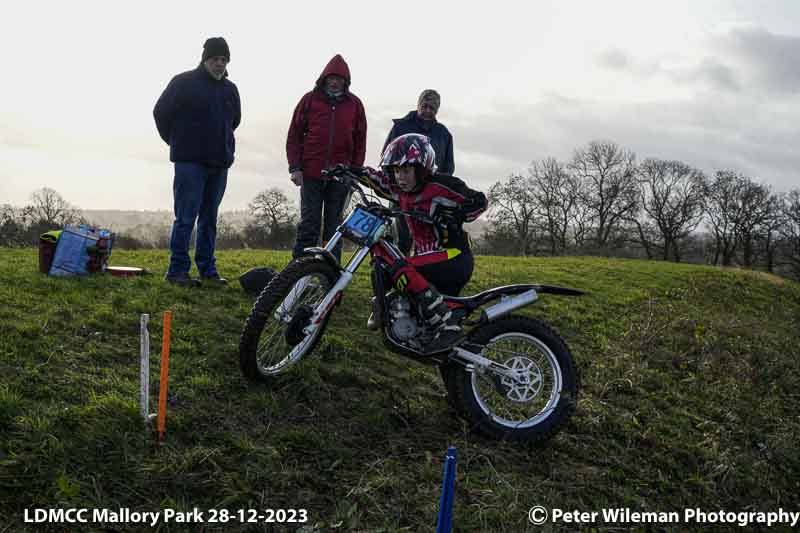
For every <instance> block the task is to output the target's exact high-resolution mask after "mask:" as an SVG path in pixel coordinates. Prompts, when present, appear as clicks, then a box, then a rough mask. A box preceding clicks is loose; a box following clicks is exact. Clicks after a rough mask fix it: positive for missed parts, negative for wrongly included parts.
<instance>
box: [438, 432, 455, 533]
mask: <svg viewBox="0 0 800 533" xmlns="http://www.w3.org/2000/svg"><path fill="white" fill-rule="evenodd" d="M455 490H456V448H455V446H450V447H449V448H447V458H446V459H445V463H444V479H443V480H442V497H441V498H440V499H439V516H438V517H437V519H436V522H437V525H436V533H450V532H451V531H453V497H454V496H455Z"/></svg>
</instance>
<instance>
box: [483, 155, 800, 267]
mask: <svg viewBox="0 0 800 533" xmlns="http://www.w3.org/2000/svg"><path fill="white" fill-rule="evenodd" d="M489 205H490V207H491V211H490V214H489V217H488V219H489V224H488V226H487V227H486V229H485V231H484V238H483V239H482V241H481V245H480V250H479V251H480V252H482V253H485V254H497V255H522V256H528V255H565V254H569V255H598V254H600V255H618V256H626V257H643V258H648V259H661V260H667V261H676V262H680V261H691V262H704V263H709V264H713V265H721V266H742V267H745V268H763V269H765V270H767V271H770V272H776V271H777V272H779V273H782V274H786V275H791V276H793V277H800V189H795V190H792V191H789V192H775V191H773V190H772V188H771V187H770V186H769V185H766V184H764V183H759V182H757V181H755V180H754V179H752V178H750V177H748V176H745V175H743V174H741V173H738V172H736V171H733V170H717V171H715V172H714V173H713V175H710V176H709V175H706V174H705V173H703V172H702V171H700V170H699V169H697V168H694V167H692V166H691V165H689V164H687V163H684V162H682V161H675V160H662V159H655V158H648V159H645V160H643V161H641V162H637V160H636V156H635V154H634V153H633V152H632V151H630V150H627V149H625V148H623V147H621V146H620V145H618V144H617V143H615V142H612V141H593V142H590V143H588V144H587V145H586V146H583V147H581V148H578V149H576V150H575V151H574V153H573V156H572V158H571V159H570V160H568V161H559V160H557V159H555V158H545V159H542V160H538V161H534V162H532V163H531V165H530V167H529V169H528V172H527V174H526V175H522V174H512V175H511V176H509V177H508V178H507V179H506V180H505V181H501V182H497V183H495V184H494V185H493V186H492V188H491V189H490V191H489Z"/></svg>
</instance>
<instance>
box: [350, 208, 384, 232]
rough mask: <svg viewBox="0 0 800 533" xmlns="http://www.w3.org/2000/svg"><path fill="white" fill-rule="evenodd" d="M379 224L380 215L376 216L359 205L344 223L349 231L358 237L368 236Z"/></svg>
mask: <svg viewBox="0 0 800 533" xmlns="http://www.w3.org/2000/svg"><path fill="white" fill-rule="evenodd" d="M380 225H381V219H380V217H376V216H375V215H373V214H372V213H369V212H367V211H364V210H363V209H361V208H360V207H356V208H355V210H353V212H352V213H350V216H349V217H347V220H346V221H345V223H344V226H345V227H346V228H347V229H348V230H349V231H350V233H352V234H353V235H355V236H356V237H358V238H360V239H367V238H370V237H371V236H372V234H373V233H374V232H375V230H377V229H378V228H379V227H380Z"/></svg>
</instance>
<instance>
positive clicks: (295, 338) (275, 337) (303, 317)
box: [239, 257, 339, 381]
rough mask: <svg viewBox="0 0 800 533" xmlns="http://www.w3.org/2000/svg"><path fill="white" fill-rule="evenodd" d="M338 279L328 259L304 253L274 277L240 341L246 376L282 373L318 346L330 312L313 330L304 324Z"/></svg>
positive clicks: (240, 357) (337, 274)
mask: <svg viewBox="0 0 800 533" xmlns="http://www.w3.org/2000/svg"><path fill="white" fill-rule="evenodd" d="M338 277H339V273H338V271H337V270H336V269H335V268H333V267H332V266H331V265H330V264H328V263H327V262H325V260H323V259H319V258H316V257H304V258H300V259H296V260H294V261H293V262H291V263H290V264H289V265H288V266H287V267H286V268H285V269H284V270H283V271H282V272H281V273H280V274H278V275H276V276H275V277H274V278H272V280H271V281H270V282H269V284H268V285H267V286H266V288H265V289H264V290H263V291H262V293H261V295H260V296H259V297H258V299H257V300H256V303H255V304H253V308H252V310H251V311H250V316H249V317H248V318H247V321H246V322H245V325H244V329H243V330H242V336H241V339H240V341H239V365H240V367H241V369H242V372H243V373H244V375H245V376H246V377H247V378H248V379H251V380H258V381H263V380H266V379H269V378H271V377H274V376H276V375H278V374H280V373H283V372H285V371H286V370H287V369H288V368H289V367H291V366H292V365H293V364H295V363H296V362H297V361H299V360H300V359H301V358H302V357H303V356H305V355H306V354H308V353H310V352H311V351H312V350H313V349H314V347H315V346H316V345H317V343H318V342H319V339H320V338H321V337H322V333H323V332H324V331H325V327H326V326H327V324H328V319H329V318H330V315H331V313H330V312H329V313H328V314H327V316H326V317H325V318H324V320H323V322H322V324H320V326H319V327H318V328H317V329H316V331H314V332H313V333H312V334H310V335H306V334H305V332H304V328H305V327H306V326H308V325H309V323H310V321H311V316H312V315H313V312H314V308H315V307H316V306H317V304H319V303H320V302H321V301H322V299H323V298H325V295H326V294H327V293H328V291H329V290H330V289H331V287H333V285H334V283H336V280H337V279H338Z"/></svg>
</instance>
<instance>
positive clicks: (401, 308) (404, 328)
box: [389, 295, 419, 341]
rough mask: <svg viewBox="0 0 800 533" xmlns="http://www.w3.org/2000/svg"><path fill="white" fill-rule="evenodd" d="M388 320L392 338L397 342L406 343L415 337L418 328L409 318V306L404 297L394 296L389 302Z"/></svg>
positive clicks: (413, 319)
mask: <svg viewBox="0 0 800 533" xmlns="http://www.w3.org/2000/svg"><path fill="white" fill-rule="evenodd" d="M389 319H390V323H391V328H392V336H393V337H394V338H395V339H397V340H398V341H407V340H410V339H413V338H414V337H416V336H417V333H418V332H419V326H417V321H416V319H415V318H414V317H412V316H411V304H410V303H409V301H408V298H406V297H405V296H400V295H395V296H394V298H392V300H391V301H390V302H389Z"/></svg>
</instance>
